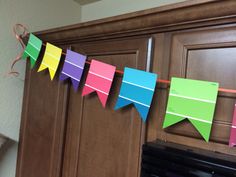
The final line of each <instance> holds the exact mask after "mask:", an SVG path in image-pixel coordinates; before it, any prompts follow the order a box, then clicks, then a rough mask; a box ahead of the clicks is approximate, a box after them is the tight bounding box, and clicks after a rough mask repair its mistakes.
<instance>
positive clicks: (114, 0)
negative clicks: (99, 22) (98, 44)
mask: <svg viewBox="0 0 236 177" xmlns="http://www.w3.org/2000/svg"><path fill="white" fill-rule="evenodd" d="M183 1H185V0H101V1H98V2H95V3H91V4H87V5H84V6H82V9H81V10H82V15H81V21H82V22H86V21H90V20H96V19H100V18H105V17H111V16H115V15H120V14H125V13H129V12H135V11H138V10H144V9H149V8H154V7H158V6H162V5H167V4H171V3H177V2H183Z"/></svg>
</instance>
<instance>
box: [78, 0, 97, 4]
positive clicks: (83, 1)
mask: <svg viewBox="0 0 236 177" xmlns="http://www.w3.org/2000/svg"><path fill="white" fill-rule="evenodd" d="M74 1H75V2H78V3H79V4H80V5H86V4H90V3H94V2H97V1H101V0H74Z"/></svg>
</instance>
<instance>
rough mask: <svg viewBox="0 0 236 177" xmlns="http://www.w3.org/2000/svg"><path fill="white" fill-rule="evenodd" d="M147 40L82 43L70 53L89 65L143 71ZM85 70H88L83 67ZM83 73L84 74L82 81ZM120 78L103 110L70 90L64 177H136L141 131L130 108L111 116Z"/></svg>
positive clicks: (89, 98)
mask: <svg viewBox="0 0 236 177" xmlns="http://www.w3.org/2000/svg"><path fill="white" fill-rule="evenodd" d="M147 43H148V39H147V38H141V39H127V40H124V39H121V40H111V41H98V42H87V43H81V44H78V45H73V50H75V51H78V52H82V53H84V54H87V55H88V59H93V58H96V59H97V60H100V61H103V62H106V63H109V64H112V65H114V66H116V67H117V69H119V70H123V69H124V67H125V66H127V67H132V68H138V69H142V70H145V66H146V58H147ZM86 68H87V69H88V67H86ZM86 75H87V71H86V72H85V73H84V75H83V78H84V79H85V78H86ZM121 80H122V77H121V76H120V75H116V76H115V79H114V82H113V85H112V89H111V92H110V96H109V99H108V103H107V106H106V108H103V107H102V104H101V103H100V101H99V100H98V97H97V95H96V94H95V93H94V94H91V95H88V96H85V97H82V96H81V90H82V89H83V88H82V87H83V85H84V80H83V81H82V84H81V87H80V89H79V91H78V92H74V91H73V88H71V91H70V95H69V101H68V122H67V135H66V144H65V156H64V164H63V175H62V176H63V177H91V176H97V177H138V176H139V165H140V148H141V145H142V143H143V139H144V125H143V123H142V121H141V119H140V116H139V114H138V113H137V111H136V110H135V108H133V107H132V106H129V107H126V108H123V109H120V110H118V111H115V110H114V106H115V103H116V100H117V97H118V94H119V89H120V85H121Z"/></svg>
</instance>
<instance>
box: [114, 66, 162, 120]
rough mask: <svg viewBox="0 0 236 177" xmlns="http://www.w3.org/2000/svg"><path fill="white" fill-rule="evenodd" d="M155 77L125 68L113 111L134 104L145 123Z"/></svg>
mask: <svg viewBox="0 0 236 177" xmlns="http://www.w3.org/2000/svg"><path fill="white" fill-rule="evenodd" d="M157 77H158V75H157V74H153V73H149V72H145V71H140V70H137V69H132V68H127V67H125V70H124V77H123V80H122V85H121V90H120V94H119V97H118V100H117V102H116V106H115V110H117V109H119V108H121V107H124V106H127V105H129V104H134V106H135V107H136V109H137V110H138V112H139V114H140V115H141V117H142V119H143V121H144V122H145V121H146V119H147V115H148V112H149V108H150V106H151V103H152V97H153V94H154V91H155V86H156V80H157Z"/></svg>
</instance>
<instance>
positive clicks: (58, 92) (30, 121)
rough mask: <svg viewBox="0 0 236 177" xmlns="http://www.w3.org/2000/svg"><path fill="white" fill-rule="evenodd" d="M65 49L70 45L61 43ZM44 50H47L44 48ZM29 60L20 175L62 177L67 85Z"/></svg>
mask: <svg viewBox="0 0 236 177" xmlns="http://www.w3.org/2000/svg"><path fill="white" fill-rule="evenodd" d="M60 47H62V48H67V47H65V46H64V47H63V46H60ZM43 51H44V50H43ZM41 59H42V55H41V56H40V57H39V61H38V62H37V66H36V67H35V68H34V69H30V65H29V62H27V69H26V77H25V89H24V100H23V110H22V121H21V128H20V141H19V142H20V144H19V151H18V162H17V174H16V176H17V177H42V176H44V177H60V173H61V169H60V168H61V160H62V153H63V152H62V149H63V143H64V142H63V141H64V133H65V132H64V127H65V119H66V115H65V112H66V100H67V99H66V96H67V94H66V93H67V86H66V85H63V84H61V83H60V82H59V81H58V74H59V73H57V75H56V76H55V78H54V80H53V81H51V80H50V77H49V73H48V71H47V70H44V71H42V72H39V73H38V72H37V69H38V67H39V64H40V63H41Z"/></svg>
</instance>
